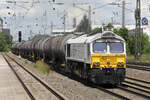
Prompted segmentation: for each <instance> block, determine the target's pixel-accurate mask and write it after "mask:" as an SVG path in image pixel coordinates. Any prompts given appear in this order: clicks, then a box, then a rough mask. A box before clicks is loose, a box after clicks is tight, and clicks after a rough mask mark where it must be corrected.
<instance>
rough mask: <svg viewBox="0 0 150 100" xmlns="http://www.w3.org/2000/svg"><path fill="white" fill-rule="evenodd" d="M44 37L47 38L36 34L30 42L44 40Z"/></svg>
mask: <svg viewBox="0 0 150 100" xmlns="http://www.w3.org/2000/svg"><path fill="white" fill-rule="evenodd" d="M46 37H49V35H42V34H37V35H35V36H34V37H33V38H32V39H31V40H39V39H43V38H46Z"/></svg>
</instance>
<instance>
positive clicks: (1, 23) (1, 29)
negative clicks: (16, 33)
mask: <svg viewBox="0 0 150 100" xmlns="http://www.w3.org/2000/svg"><path fill="white" fill-rule="evenodd" d="M0 32H3V19H1V18H0Z"/></svg>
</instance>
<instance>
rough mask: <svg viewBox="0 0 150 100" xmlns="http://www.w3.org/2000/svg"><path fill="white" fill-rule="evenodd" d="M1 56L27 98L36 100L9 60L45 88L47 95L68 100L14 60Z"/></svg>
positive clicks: (60, 99)
mask: <svg viewBox="0 0 150 100" xmlns="http://www.w3.org/2000/svg"><path fill="white" fill-rule="evenodd" d="M2 55H3V57H4V59H5V60H6V62H7V63H8V65H9V66H10V68H11V69H12V71H13V72H14V74H15V75H16V77H17V79H18V80H19V81H20V83H21V84H22V86H23V88H24V89H25V91H26V93H27V94H28V95H29V97H30V98H31V100H36V96H35V95H33V94H34V93H32V92H31V89H29V88H28V87H29V86H28V85H27V84H25V83H24V81H23V79H22V78H21V77H20V75H19V74H18V73H17V71H16V70H15V69H14V67H13V65H12V63H10V60H11V62H13V63H15V64H17V66H19V67H20V68H21V69H22V70H24V71H25V72H26V73H28V74H29V75H30V77H32V78H34V80H36V81H37V82H38V84H40V85H41V86H43V88H45V90H47V91H48V92H49V95H52V94H53V95H54V96H55V97H56V98H57V99H58V100H68V99H67V98H66V97H65V96H63V95H62V94H60V93H59V92H58V91H56V90H55V89H54V88H52V87H50V86H49V85H48V84H47V83H46V82H44V81H43V80H41V79H40V78H39V77H37V76H36V75H35V74H33V73H32V72H30V71H29V70H27V69H26V68H25V67H24V66H23V65H21V64H19V63H18V62H17V61H16V60H14V59H13V58H11V57H10V56H8V55H7V54H2ZM39 90H40V89H39Z"/></svg>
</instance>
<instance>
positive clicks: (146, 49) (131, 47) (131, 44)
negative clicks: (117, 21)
mask: <svg viewBox="0 0 150 100" xmlns="http://www.w3.org/2000/svg"><path fill="white" fill-rule="evenodd" d="M113 32H114V33H116V34H117V35H120V36H121V37H123V38H124V39H125V41H126V50H127V54H131V55H134V53H135V43H136V42H135V41H136V38H135V36H134V35H131V36H129V35H128V29H126V28H121V29H114V30H113ZM149 44H150V41H149V36H148V35H147V34H144V33H143V34H142V53H145V54H147V53H150V46H149Z"/></svg>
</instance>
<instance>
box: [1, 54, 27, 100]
mask: <svg viewBox="0 0 150 100" xmlns="http://www.w3.org/2000/svg"><path fill="white" fill-rule="evenodd" d="M0 100H30V98H29V97H28V95H27V94H26V92H25V90H24V88H23V87H22V85H21V83H20V82H19V81H18V79H17V77H16V76H15V74H14V73H13V71H12V70H11V69H10V67H9V65H8V64H7V62H6V61H5V59H4V58H3V56H2V55H1V54H0Z"/></svg>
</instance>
